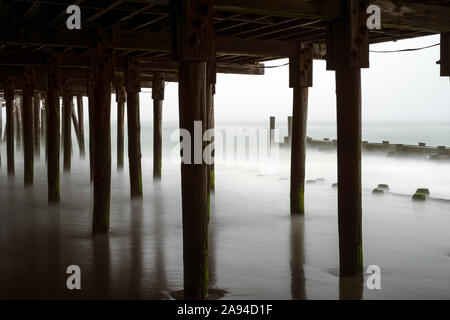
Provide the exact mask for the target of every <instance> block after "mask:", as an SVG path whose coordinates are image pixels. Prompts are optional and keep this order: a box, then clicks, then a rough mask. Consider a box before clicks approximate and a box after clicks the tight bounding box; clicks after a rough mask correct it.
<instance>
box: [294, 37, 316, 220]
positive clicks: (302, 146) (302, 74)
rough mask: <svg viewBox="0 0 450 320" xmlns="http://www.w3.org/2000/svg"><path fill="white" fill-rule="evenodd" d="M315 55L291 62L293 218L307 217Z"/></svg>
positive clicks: (304, 52)
mask: <svg viewBox="0 0 450 320" xmlns="http://www.w3.org/2000/svg"><path fill="white" fill-rule="evenodd" d="M312 66H313V61H312V52H311V50H310V49H309V48H307V47H305V48H301V45H299V49H298V52H297V55H296V56H294V57H291V58H290V59H289V86H290V87H291V88H293V91H294V96H293V108H292V141H291V194H290V198H291V214H305V164H306V127H307V118H308V87H311V86H312V74H313V71H312Z"/></svg>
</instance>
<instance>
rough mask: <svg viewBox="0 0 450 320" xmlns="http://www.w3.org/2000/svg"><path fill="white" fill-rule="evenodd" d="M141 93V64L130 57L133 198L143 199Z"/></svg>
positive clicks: (128, 99)
mask: <svg viewBox="0 0 450 320" xmlns="http://www.w3.org/2000/svg"><path fill="white" fill-rule="evenodd" d="M140 91H141V76H140V64H139V61H138V60H137V59H136V58H132V57H129V58H128V69H127V118H128V166H129V170H130V196H131V198H140V197H142V168H141V122H140V114H139V92H140Z"/></svg>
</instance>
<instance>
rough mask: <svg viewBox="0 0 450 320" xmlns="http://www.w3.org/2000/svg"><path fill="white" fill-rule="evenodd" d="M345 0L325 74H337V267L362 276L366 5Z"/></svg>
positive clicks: (330, 41) (329, 45)
mask: <svg viewBox="0 0 450 320" xmlns="http://www.w3.org/2000/svg"><path fill="white" fill-rule="evenodd" d="M362 2H363V3H362V5H361V1H357V0H346V1H345V3H344V6H345V11H344V12H345V15H344V18H342V19H341V20H337V21H334V22H333V23H332V24H331V25H330V27H329V30H328V38H327V69H328V70H335V71H336V102H337V156H338V183H339V188H338V221H339V264H340V274H341V276H362V273H363V249H362V205H361V68H367V67H369V45H368V30H367V25H366V19H367V17H366V8H367V4H368V2H367V1H362Z"/></svg>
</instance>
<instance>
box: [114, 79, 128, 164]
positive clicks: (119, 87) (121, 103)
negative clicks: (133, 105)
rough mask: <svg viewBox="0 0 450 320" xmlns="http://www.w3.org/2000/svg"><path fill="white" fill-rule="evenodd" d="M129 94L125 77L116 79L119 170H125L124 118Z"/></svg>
mask: <svg viewBox="0 0 450 320" xmlns="http://www.w3.org/2000/svg"><path fill="white" fill-rule="evenodd" d="M126 100H127V94H126V90H125V84H124V81H123V79H117V80H116V102H117V170H119V171H122V170H123V162H124V142H123V141H124V118H125V102H126Z"/></svg>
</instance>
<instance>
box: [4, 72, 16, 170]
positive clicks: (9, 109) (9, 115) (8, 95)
mask: <svg viewBox="0 0 450 320" xmlns="http://www.w3.org/2000/svg"><path fill="white" fill-rule="evenodd" d="M13 83H14V81H13V79H12V78H7V79H6V80H5V90H4V94H5V101H6V157H7V166H8V176H14V171H15V169H14V87H13Z"/></svg>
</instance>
